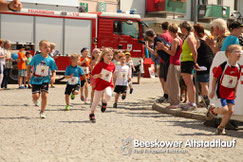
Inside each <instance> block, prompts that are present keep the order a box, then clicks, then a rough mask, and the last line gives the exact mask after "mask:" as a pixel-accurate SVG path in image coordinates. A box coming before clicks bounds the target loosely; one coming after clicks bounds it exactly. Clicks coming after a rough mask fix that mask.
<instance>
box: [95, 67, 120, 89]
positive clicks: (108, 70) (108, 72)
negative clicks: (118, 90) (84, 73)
mask: <svg viewBox="0 0 243 162" xmlns="http://www.w3.org/2000/svg"><path fill="white" fill-rule="evenodd" d="M102 69H104V70H103V71H104V73H105V75H104V77H107V78H110V79H107V78H104V79H101V78H97V79H95V88H94V89H95V90H97V91H102V90H104V89H105V88H107V87H112V88H113V81H112V74H113V73H114V71H115V69H116V66H115V64H114V63H113V62H111V63H110V64H106V63H104V62H100V63H98V64H96V65H95V67H94V69H93V70H92V74H91V75H92V76H93V75H95V74H100V73H101V72H102ZM104 73H103V74H104ZM102 78H103V77H102ZM105 79H107V80H109V82H108V81H107V80H105Z"/></svg>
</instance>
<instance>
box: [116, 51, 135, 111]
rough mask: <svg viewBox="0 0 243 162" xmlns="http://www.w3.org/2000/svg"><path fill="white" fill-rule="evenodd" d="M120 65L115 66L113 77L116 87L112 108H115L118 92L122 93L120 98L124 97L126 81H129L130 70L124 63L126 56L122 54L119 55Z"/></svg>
mask: <svg viewBox="0 0 243 162" xmlns="http://www.w3.org/2000/svg"><path fill="white" fill-rule="evenodd" d="M119 60H120V65H118V66H117V67H116V70H115V79H116V87H115V89H114V92H116V96H115V103H114V105H113V107H114V108H117V103H118V99H119V96H120V94H122V99H123V100H124V99H125V98H126V93H127V87H128V82H129V81H131V70H130V68H129V67H128V66H127V65H126V56H125V55H124V54H120V55H119Z"/></svg>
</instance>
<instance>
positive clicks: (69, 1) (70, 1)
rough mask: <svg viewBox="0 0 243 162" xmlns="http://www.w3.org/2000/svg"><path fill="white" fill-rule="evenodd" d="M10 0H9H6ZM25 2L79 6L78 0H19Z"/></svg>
mask: <svg viewBox="0 0 243 162" xmlns="http://www.w3.org/2000/svg"><path fill="white" fill-rule="evenodd" d="M7 1H10V0H7ZM20 1H21V2H23V3H24V2H26V3H40V4H54V5H62V6H79V1H78V0H20Z"/></svg>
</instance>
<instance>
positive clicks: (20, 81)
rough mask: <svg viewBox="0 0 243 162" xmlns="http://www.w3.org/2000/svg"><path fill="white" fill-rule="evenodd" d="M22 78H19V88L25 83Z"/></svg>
mask: <svg viewBox="0 0 243 162" xmlns="http://www.w3.org/2000/svg"><path fill="white" fill-rule="evenodd" d="M22 78H23V77H22V76H21V75H19V76H18V82H19V87H20V86H21V85H22V82H23V80H22Z"/></svg>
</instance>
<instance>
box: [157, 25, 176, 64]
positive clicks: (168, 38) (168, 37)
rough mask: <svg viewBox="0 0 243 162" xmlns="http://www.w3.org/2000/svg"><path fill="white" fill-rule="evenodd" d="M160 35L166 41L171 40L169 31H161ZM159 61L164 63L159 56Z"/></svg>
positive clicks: (170, 41) (169, 41)
mask: <svg viewBox="0 0 243 162" xmlns="http://www.w3.org/2000/svg"><path fill="white" fill-rule="evenodd" d="M160 37H161V38H163V39H164V40H165V41H166V42H168V43H172V41H173V37H172V36H171V35H170V33H169V31H168V30H166V31H165V32H164V33H162V34H161V35H160ZM159 62H160V63H164V60H162V59H161V58H159Z"/></svg>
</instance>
